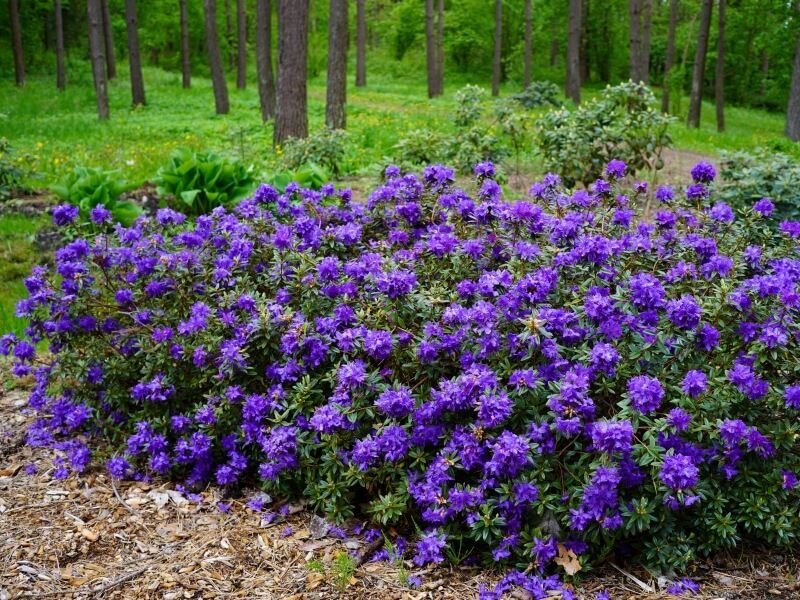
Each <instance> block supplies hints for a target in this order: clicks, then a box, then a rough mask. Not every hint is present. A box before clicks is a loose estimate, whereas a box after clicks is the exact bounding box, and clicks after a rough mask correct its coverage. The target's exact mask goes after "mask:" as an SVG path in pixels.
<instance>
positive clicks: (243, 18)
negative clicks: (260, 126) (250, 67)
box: [236, 0, 247, 90]
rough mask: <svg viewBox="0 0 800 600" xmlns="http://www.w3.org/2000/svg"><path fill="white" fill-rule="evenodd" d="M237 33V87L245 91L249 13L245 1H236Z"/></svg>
mask: <svg viewBox="0 0 800 600" xmlns="http://www.w3.org/2000/svg"><path fill="white" fill-rule="evenodd" d="M236 33H237V36H238V39H237V49H238V51H239V55H238V60H237V67H238V68H237V69H236V87H237V88H239V89H240V90H243V89H245V88H246V87H247V11H246V10H245V6H244V0H236Z"/></svg>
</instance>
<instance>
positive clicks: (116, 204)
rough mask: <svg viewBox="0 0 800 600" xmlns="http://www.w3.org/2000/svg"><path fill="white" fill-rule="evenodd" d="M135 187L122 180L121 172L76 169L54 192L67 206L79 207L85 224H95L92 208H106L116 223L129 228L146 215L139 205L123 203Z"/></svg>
mask: <svg viewBox="0 0 800 600" xmlns="http://www.w3.org/2000/svg"><path fill="white" fill-rule="evenodd" d="M132 187H133V186H132V185H131V184H129V183H128V182H127V181H125V180H124V179H120V177H119V171H106V170H104V169H93V168H90V167H75V168H74V169H73V170H72V172H71V173H70V174H69V175H67V177H66V179H64V181H62V182H61V183H59V184H57V185H53V186H52V187H51V188H50V189H51V190H53V192H54V193H55V194H56V195H57V196H58V197H59V198H61V199H62V200H63V201H64V202H66V203H67V204H71V205H72V206H76V207H78V209H79V210H80V219H81V221H82V222H83V223H89V222H91V221H92V219H91V211H92V209H94V208H96V207H98V206H102V207H104V208H105V209H106V210H107V211H109V212H110V213H111V218H112V219H113V220H114V221H116V222H118V223H122V224H123V225H125V226H129V225H132V224H133V222H134V221H135V220H136V219H137V218H138V217H139V216H141V215H142V214H143V212H144V211H143V210H142V208H141V207H140V206H139V205H138V204H136V203H134V202H131V201H130V200H120V196H122V194H123V193H124V192H127V191H128V190H130V189H132Z"/></svg>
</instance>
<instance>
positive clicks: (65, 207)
mask: <svg viewBox="0 0 800 600" xmlns="http://www.w3.org/2000/svg"><path fill="white" fill-rule="evenodd" d="M79 213H80V211H79V210H78V207H77V206H72V205H71V204H59V205H58V206H56V207H55V208H54V209H53V223H54V224H56V225H58V226H59V227H63V226H65V225H69V224H70V223H72V222H73V221H75V219H77V218H78V214H79Z"/></svg>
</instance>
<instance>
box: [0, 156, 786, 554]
mask: <svg viewBox="0 0 800 600" xmlns="http://www.w3.org/2000/svg"><path fill="white" fill-rule="evenodd" d="M475 173H476V176H477V185H476V187H475V190H474V191H473V192H472V193H467V192H466V191H464V190H461V189H458V188H456V187H455V186H454V177H453V173H452V171H450V170H448V169H446V168H444V167H441V166H431V167H428V168H426V169H425V170H424V172H423V173H422V175H421V176H418V175H414V174H408V175H401V174H400V173H399V171H398V170H396V169H393V168H389V169H387V174H386V175H387V178H386V182H385V183H384V184H383V185H382V186H381V187H379V188H378V189H377V190H375V191H374V192H373V193H372V194H371V195H370V197H369V198H368V200H366V201H358V200H356V199H353V198H352V197H351V194H350V192H349V191H347V190H340V191H337V190H335V189H334V188H333V187H332V186H325V187H323V188H322V190H321V191H319V192H315V191H310V190H302V189H298V188H297V187H296V186H289V187H288V188H287V190H286V192H285V193H283V194H278V193H277V192H276V191H275V190H274V189H273V188H270V187H269V186H262V187H260V188H259V189H258V190H257V192H256V193H255V195H254V196H253V197H252V198H249V199H247V200H244V201H243V202H241V203H240V204H239V205H238V206H236V207H235V208H233V209H232V210H231V211H227V210H225V209H224V208H217V209H215V210H214V211H212V213H211V214H209V215H206V216H200V217H198V218H197V219H196V220H195V221H191V220H188V219H187V218H186V217H185V216H184V215H181V214H179V213H176V212H173V211H171V210H168V209H163V210H161V211H159V212H158V214H157V216H156V217H154V218H141V219H139V220H138V221H137V223H136V224H135V225H134V226H133V227H130V228H123V227H121V226H116V227H115V228H114V229H111V228H110V226H109V229H108V230H107V231H106V232H105V233H101V234H99V235H96V236H94V237H91V238H88V239H82V238H80V237H78V238H77V239H75V241H72V242H71V243H69V244H68V245H67V246H65V247H63V248H62V249H60V250H59V251H58V252H57V255H56V266H55V270H54V271H53V272H48V271H46V270H45V269H44V268H37V269H35V270H34V272H33V273H32V275H31V276H30V277H29V278H28V279H27V280H26V286H27V288H28V291H29V293H30V297H29V298H28V299H26V300H23V301H22V302H21V303H20V305H19V314H20V315H22V316H25V317H29V318H30V326H29V328H28V332H27V333H28V338H29V339H17V338H15V337H13V336H5V337H4V338H3V341H2V344H0V350H2V351H3V352H4V353H6V354H11V355H13V357H15V366H14V370H15V372H16V374H17V375H21V376H24V375H28V374H32V375H33V377H34V379H35V386H34V388H33V392H32V394H31V397H30V406H31V407H32V408H33V409H34V410H36V411H38V413H39V415H40V416H39V419H38V421H37V422H36V424H35V425H34V426H33V427H32V428H31V429H30V431H29V433H28V442H29V443H30V444H32V445H47V446H52V447H54V448H55V450H56V451H57V453H56V454H57V458H56V462H57V470H56V472H55V474H56V476H57V477H66V476H68V475H69V474H70V472H81V471H83V470H84V469H85V468H86V467H87V465H88V464H89V462H90V460H91V456H92V452H94V453H95V455H96V456H97V458H98V459H101V460H103V461H104V462H105V463H106V464H107V467H108V469H109V471H110V472H111V474H112V475H113V476H114V477H133V478H147V477H153V476H169V477H172V478H176V479H179V480H182V481H184V482H186V483H187V484H188V485H190V486H201V485H204V484H206V483H209V482H210V483H213V484H216V485H220V486H225V487H230V488H233V489H236V488H237V486H242V485H245V484H247V485H249V484H251V483H253V482H258V484H259V485H261V486H262V487H263V488H264V489H265V490H266V491H269V492H270V493H271V494H272V495H273V496H278V497H284V498H288V497H299V496H302V497H305V498H306V499H307V500H308V501H309V502H310V504H311V506H313V508H314V509H315V510H317V511H320V512H322V513H325V514H326V515H328V516H329V517H331V518H334V519H337V520H342V519H345V518H348V517H350V516H351V515H353V514H354V513H355V512H356V511H359V512H362V511H363V512H366V514H368V515H369V516H370V517H371V518H372V519H373V520H374V521H375V522H376V523H380V524H390V523H391V524H394V525H395V526H406V527H410V526H412V524H416V525H417V526H419V527H420V529H422V531H421V532H420V541H419V543H418V545H417V549H416V552H415V554H414V556H413V559H414V561H415V563H416V564H425V563H438V562H441V561H443V560H445V559H448V558H449V559H451V560H455V559H456V557H459V558H463V557H464V556H465V555H467V554H470V553H471V554H472V555H473V556H474V557H482V558H486V559H487V560H492V561H508V562H509V563H511V564H515V565H519V566H522V567H523V568H524V567H525V566H526V565H528V564H529V563H531V562H533V564H534V565H535V566H536V567H537V568H538V569H541V570H543V569H545V568H547V566H548V565H549V564H550V563H551V562H552V561H553V559H554V558H555V557H556V556H557V554H558V553H559V551H560V547H559V545H560V544H563V545H564V546H565V547H566V548H567V549H568V550H570V551H572V552H574V553H576V554H577V555H578V556H579V557H580V560H581V561H582V562H583V563H584V564H586V565H588V564H589V563H590V561H591V560H592V559H594V558H598V557H602V556H603V555H605V554H607V553H608V552H610V551H612V550H613V549H615V548H624V549H625V550H626V551H628V552H630V551H635V552H639V553H641V555H642V556H643V557H644V559H645V560H646V561H647V562H649V563H651V564H654V565H661V566H664V567H670V568H676V567H681V566H683V565H685V564H686V563H687V562H688V561H690V560H691V559H692V558H693V557H694V556H695V555H697V554H706V553H708V552H711V551H713V550H715V549H718V548H722V547H728V546H733V545H735V544H737V543H740V542H741V541H742V540H745V539H754V540H762V541H767V542H769V543H771V544H789V543H792V542H795V541H796V540H797V534H798V532H800V503H798V502H797V497H796V487H797V478H796V476H795V473H797V472H798V470H800V452H798V434H799V433H800V420H799V419H798V414H799V413H798V411H800V362H798V361H797V359H796V357H797V355H798V354H797V353H798V339H800V337H799V336H800V326H799V325H798V307H799V306H800V293H799V292H798V282H799V281H800V260H798V237H800V223H793V222H786V223H783V224H782V225H781V227H780V228H779V229H777V230H776V229H774V228H771V227H770V226H769V225H768V223H767V221H768V219H767V216H766V215H765V214H764V213H763V211H758V210H752V209H746V210H742V211H740V212H739V213H738V214H736V213H734V211H733V210H732V209H731V208H730V207H728V206H727V205H724V204H722V203H719V202H715V201H714V199H713V198H711V197H709V194H710V192H709V190H710V188H709V187H708V185H709V183H710V181H711V180H713V178H714V173H713V168H711V167H710V165H700V166H698V167H697V168H695V170H693V176H694V179H695V182H694V184H692V185H691V186H689V187H688V190H687V191H686V192H684V191H681V190H677V189H676V190H673V189H671V188H660V189H658V190H657V191H655V196H656V198H657V199H658V200H659V201H660V202H661V208H660V210H659V211H658V212H657V213H656V214H655V217H654V221H653V222H642V221H641V220H639V219H638V218H637V207H638V206H639V205H640V204H642V203H643V202H644V200H645V196H646V195H647V194H648V193H649V192H648V189H647V185H646V184H643V183H633V184H631V183H629V182H628V180H627V179H626V178H625V175H626V165H625V164H624V163H620V162H614V163H612V164H609V166H608V169H607V173H608V174H607V179H606V180H598V181H597V182H595V184H593V185H592V186H591V188H590V189H589V190H575V191H573V192H569V191H566V190H565V189H563V187H562V186H561V183H560V181H559V178H558V177H557V176H554V175H548V176H546V177H545V178H544V179H543V181H541V182H539V183H536V184H535V185H533V187H532V188H531V189H530V193H529V195H528V196H527V197H525V198H515V199H504V198H503V196H502V191H501V188H500V186H499V185H498V184H497V183H496V181H495V180H494V179H493V177H494V174H495V171H494V167H493V166H492V165H491V164H481V165H478V167H477V168H476V170H475ZM57 212H58V211H57ZM62 213H63V214H62ZM58 214H59V217H58V218H59V220H60V222H61V223H63V224H66V225H67V226H68V227H73V226H74V225H70V223H69V222H70V221H71V220H72V219H74V218H75V215H72V214H71V213H68V212H66V211H61V212H59V213H58ZM75 233H76V234H77V233H79V232H75ZM42 340H46V341H47V342H48V343H49V348H50V351H51V352H52V360H50V361H47V362H37V359H36V357H35V350H34V344H36V343H37V342H40V341H42Z"/></svg>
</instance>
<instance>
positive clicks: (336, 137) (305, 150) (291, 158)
mask: <svg viewBox="0 0 800 600" xmlns="http://www.w3.org/2000/svg"><path fill="white" fill-rule="evenodd" d="M346 140H347V133H345V132H344V131H343V130H341V129H327V128H326V129H322V130H321V131H317V132H316V133H312V134H311V135H310V136H308V137H307V138H304V139H295V138H292V139H290V140H288V141H287V142H286V143H285V144H284V145H283V153H284V162H285V163H286V166H287V167H289V168H290V169H298V168H299V167H302V166H303V165H308V164H315V165H319V166H321V167H323V168H324V169H326V170H328V171H330V173H331V174H332V175H334V176H339V175H341V174H342V171H343V168H344V165H343V163H344V155H345V142H346Z"/></svg>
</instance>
